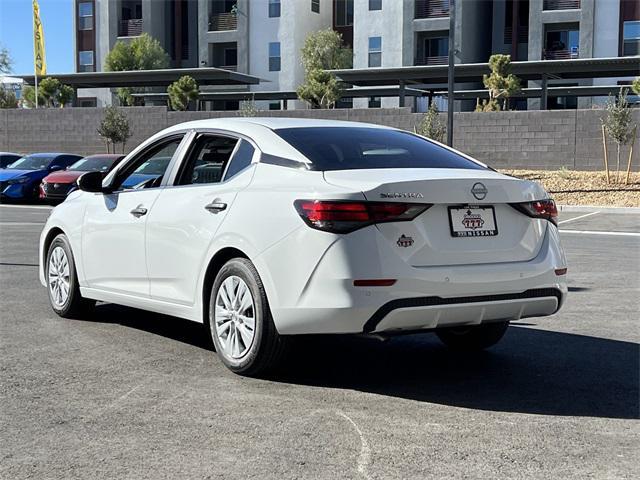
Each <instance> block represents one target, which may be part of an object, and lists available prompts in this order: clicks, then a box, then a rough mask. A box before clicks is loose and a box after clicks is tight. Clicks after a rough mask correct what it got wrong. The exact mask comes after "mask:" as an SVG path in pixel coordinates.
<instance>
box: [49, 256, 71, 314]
mask: <svg viewBox="0 0 640 480" xmlns="http://www.w3.org/2000/svg"><path fill="white" fill-rule="evenodd" d="M48 277H49V293H50V295H51V300H52V301H53V303H54V304H55V305H56V306H57V307H62V306H63V305H64V304H65V303H66V302H67V299H68V298H69V260H68V259H67V254H66V252H65V251H64V249H63V248H62V247H56V248H54V249H53V252H51V257H50V258H49V273H48Z"/></svg>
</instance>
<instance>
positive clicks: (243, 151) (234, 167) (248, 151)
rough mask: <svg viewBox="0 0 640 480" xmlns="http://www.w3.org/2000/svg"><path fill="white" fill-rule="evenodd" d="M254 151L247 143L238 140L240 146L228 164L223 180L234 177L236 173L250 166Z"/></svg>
mask: <svg viewBox="0 0 640 480" xmlns="http://www.w3.org/2000/svg"><path fill="white" fill-rule="evenodd" d="M254 151H255V149H254V148H253V146H252V145H251V144H250V143H249V142H247V141H246V140H240V145H239V146H238V149H237V150H236V153H235V154H234V155H233V158H232V159H231V163H229V166H228V167H227V172H226V173H225V174H224V179H225V180H229V179H230V178H232V177H235V176H236V175H237V174H238V173H240V172H241V171H242V170H244V169H245V168H247V167H248V166H249V165H251V160H253V152H254Z"/></svg>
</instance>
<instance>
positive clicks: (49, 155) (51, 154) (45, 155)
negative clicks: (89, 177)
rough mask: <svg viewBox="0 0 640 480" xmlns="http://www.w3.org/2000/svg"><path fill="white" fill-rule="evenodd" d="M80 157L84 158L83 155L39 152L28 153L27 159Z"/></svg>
mask: <svg viewBox="0 0 640 480" xmlns="http://www.w3.org/2000/svg"><path fill="white" fill-rule="evenodd" d="M27 156H28V157H62V156H65V157H78V158H82V155H76V154H75V153H60V152H39V153H28V154H27V155H25V157H27Z"/></svg>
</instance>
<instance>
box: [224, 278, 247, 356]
mask: <svg viewBox="0 0 640 480" xmlns="http://www.w3.org/2000/svg"><path fill="white" fill-rule="evenodd" d="M214 325H215V335H216V336H217V337H218V341H219V343H220V345H221V346H222V349H223V350H224V352H223V353H224V354H225V355H227V356H228V357H231V358H234V359H238V358H242V357H243V356H244V355H246V353H247V352H248V351H249V349H250V348H251V345H252V344H253V340H254V338H255V325H256V322H255V309H254V302H253V296H252V295H251V291H250V290H249V287H248V286H247V284H246V283H245V282H244V280H242V279H241V278H240V277H237V276H235V275H233V276H230V277H227V278H226V279H225V280H224V282H222V284H221V285H220V287H219V288H218V292H217V293H216V303H215V312H214Z"/></svg>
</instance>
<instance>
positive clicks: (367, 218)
mask: <svg viewBox="0 0 640 480" xmlns="http://www.w3.org/2000/svg"><path fill="white" fill-rule="evenodd" d="M294 205H295V207H296V210H297V211H298V214H299V215H300V217H302V219H303V220H304V222H305V223H306V224H307V225H309V226H310V227H311V228H315V229H317V230H322V231H324V232H331V233H349V232H353V231H354V230H357V229H359V228H362V227H366V226H367V225H372V224H374V223H384V222H402V221H410V220H413V219H414V218H416V217H417V216H418V215H420V214H421V213H422V212H424V211H425V210H427V209H428V208H429V207H431V204H425V203H422V204H420V203H401V202H363V201H349V200H296V201H295V202H294Z"/></svg>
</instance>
